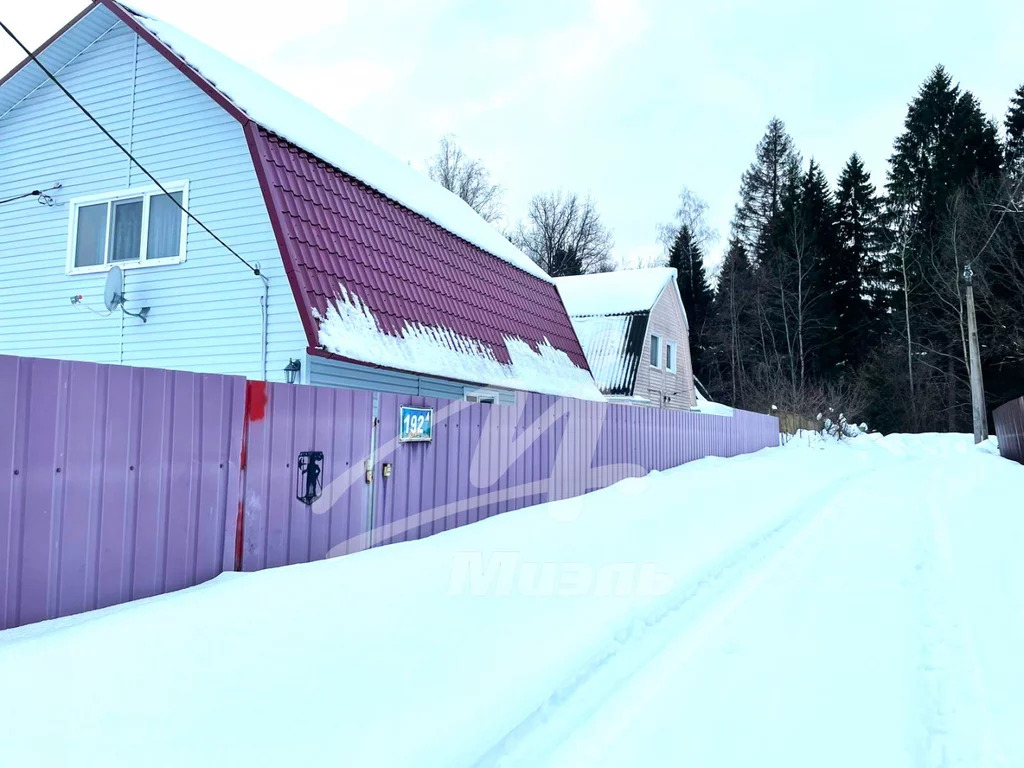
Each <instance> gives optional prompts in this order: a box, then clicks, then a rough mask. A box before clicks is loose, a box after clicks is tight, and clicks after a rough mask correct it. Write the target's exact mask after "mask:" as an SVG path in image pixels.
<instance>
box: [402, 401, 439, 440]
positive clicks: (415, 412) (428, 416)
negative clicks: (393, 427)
mask: <svg viewBox="0 0 1024 768" xmlns="http://www.w3.org/2000/svg"><path fill="white" fill-rule="evenodd" d="M433 438H434V409H433V408H414V407H413V406H411V405H403V406H402V407H401V409H400V410H399V412H398V440H399V442H402V443H429V442H430V441H431V440H433Z"/></svg>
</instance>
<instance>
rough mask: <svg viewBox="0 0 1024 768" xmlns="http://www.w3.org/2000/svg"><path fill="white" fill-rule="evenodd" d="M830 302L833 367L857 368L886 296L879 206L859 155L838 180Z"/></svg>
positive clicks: (871, 339)
mask: <svg viewBox="0 0 1024 768" xmlns="http://www.w3.org/2000/svg"><path fill="white" fill-rule="evenodd" d="M835 213H836V249H835V252H834V255H833V272H834V275H835V276H834V278H833V280H834V282H833V285H832V300H833V303H834V305H835V308H836V332H835V345H836V346H837V348H838V353H837V358H838V363H839V364H840V365H842V366H844V368H846V369H850V368H858V367H859V366H860V365H861V364H862V363H863V361H864V359H865V357H866V355H867V353H868V351H869V348H870V347H871V346H872V345H874V344H875V343H876V342H877V340H878V332H879V324H878V318H879V317H881V315H882V313H883V312H884V311H885V309H884V299H885V296H886V292H885V291H884V288H883V279H882V277H883V275H882V268H881V261H880V260H881V249H882V228H881V226H882V225H881V215H882V212H881V204H880V201H879V199H878V196H877V195H876V194H875V186H874V184H872V183H871V177H870V175H869V174H868V172H867V169H865V167H864V163H863V161H862V160H861V159H860V156H859V155H857V154H856V153H854V154H853V155H851V156H850V159H849V160H848V161H847V162H846V166H845V167H844V168H843V171H842V173H841V174H840V176H839V189H838V192H837V194H836V207H835Z"/></svg>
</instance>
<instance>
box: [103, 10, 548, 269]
mask: <svg viewBox="0 0 1024 768" xmlns="http://www.w3.org/2000/svg"><path fill="white" fill-rule="evenodd" d="M122 5H124V4H122ZM124 7H125V9H126V10H128V11H129V12H130V13H131V14H132V15H133V16H134V17H135V19H136V20H137V21H138V22H139V23H140V24H141V25H142V26H143V27H145V28H146V29H147V30H149V31H150V32H151V33H153V34H154V35H155V36H156V37H157V38H159V40H160V41H161V42H162V43H164V45H166V46H167V47H169V48H170V49H171V50H172V51H174V53H175V54H177V55H178V56H179V57H180V58H181V59H183V60H184V61H185V62H187V63H188V64H189V66H191V67H192V68H193V69H194V70H196V71H197V72H198V73H199V74H200V75H202V76H203V77H204V78H205V79H206V80H207V81H208V82H209V83H210V84H211V85H213V86H214V87H215V88H216V89H217V90H218V91H220V92H221V93H223V94H224V95H225V96H227V97H228V98H229V99H231V101H232V102H234V104H235V106H237V107H238V108H239V109H241V110H242V111H243V112H244V113H245V114H247V115H248V116H249V117H250V118H251V119H252V120H253V121H255V122H257V123H259V124H260V125H262V126H263V127H264V128H266V129H268V130H270V131H272V132H273V133H275V134H277V135H278V136H280V137H282V138H284V139H287V140H288V141H290V142H291V143H292V144H294V145H296V146H298V147H301V148H302V149H304V150H306V151H307V152H309V153H310V154H313V155H316V156H317V157H319V158H320V159H321V160H323V161H324V162H327V163H330V164H331V165H333V166H334V167H336V168H338V169H340V170H342V171H344V172H345V173H348V174H351V175H352V176H354V177H355V178H357V179H359V180H360V181H362V182H363V183H364V184H367V185H369V186H371V187H373V188H374V189H376V190H378V191H379V192H381V193H382V194H384V195H385V196H387V197H389V198H391V199H392V200H394V201H395V202H398V203H401V204H402V205H404V206H405V207H406V208H409V209H411V210H413V211H415V212H416V213H419V214H420V215H422V216H425V217H427V218H428V219H430V220H431V221H433V222H435V223H436V224H438V225H440V226H442V227H444V228H445V229H447V230H448V231H449V232H452V233H453V234H455V235H458V236H459V237H461V238H463V239H464V240H467V241H468V242H470V243H472V244H473V245H475V246H477V247H478V248H482V249H483V250H485V251H487V252H488V253H491V254H493V255H495V256H497V257H498V258H500V259H502V260H504V261H507V262H508V263H510V264H512V265H513V266H514V267H517V268H519V269H521V270H523V271H524V272H527V273H529V274H531V275H533V276H534V277H538V278H540V279H541V280H545V281H548V282H551V278H550V277H548V275H547V273H546V272H544V270H542V269H541V268H540V267H538V266H537V265H536V264H535V263H534V262H533V260H532V259H530V258H529V257H528V256H527V255H526V254H524V253H523V252H522V251H520V250H519V249H518V248H516V247H515V246H514V245H512V243H510V242H509V241H508V239H507V238H505V236H504V235H502V234H501V233H500V232H498V231H497V230H496V229H495V228H494V227H492V226H491V225H490V224H488V223H487V222H486V221H484V220H483V219H482V218H480V216H479V215H478V214H477V213H476V211H474V210H473V209H472V208H470V207H469V206H468V205H467V204H466V203H465V202H463V201H462V199H460V198H459V197H458V196H457V195H454V194H452V193H451V192H449V191H448V190H446V189H445V188H444V187H442V186H441V185H440V184H437V183H435V182H433V181H431V180H430V179H429V178H427V177H426V176H424V175H423V174H421V173H419V172H418V171H416V170H414V169H413V168H410V167H409V166H408V165H406V164H405V163H403V162H401V161H400V160H398V159H397V158H395V157H393V156H391V155H390V154H388V153H387V152H385V151H384V150H382V149H380V148H379V147H378V146H376V145H375V144H373V143H371V142H369V141H367V140H366V139H364V138H363V137H361V136H359V135H358V134H356V133H354V132H353V131H351V130H349V129H348V128H346V127H344V126H343V125H341V124H340V123H338V122H337V121H335V120H334V119H333V118H331V117H328V116H327V115H326V114H324V113H323V112H321V111H320V110H319V109H317V108H316V107H314V106H312V105H311V104H309V103H307V102H305V101H303V100H302V99H300V98H298V97H296V96H294V95H292V94H291V93H289V92H288V91H286V90H285V89H283V88H281V87H279V86H277V85H275V84H274V83H272V82H270V81H269V80H267V79H266V78H264V77H262V76H260V75H258V74H256V73H255V72H253V71H252V70H250V69H248V68H247V67H244V66H242V65H241V64H239V63H238V62H236V61H234V60H233V59H231V58H228V57H227V56H225V55H224V54H222V53H220V52H219V51H217V50H215V49H214V48H212V47H210V46H208V45H206V44H205V43H203V42H200V41H199V40H197V39H195V38H194V37H192V36H191V35H188V34H186V33H185V32H182V31H181V30H180V29H178V28H177V27H174V26H172V25H171V24H168V23H166V22H164V21H161V20H159V19H157V18H155V17H153V16H152V15H150V14H149V13H148V12H146V13H143V12H140V11H138V10H136V9H134V8H132V7H130V6H128V5H124Z"/></svg>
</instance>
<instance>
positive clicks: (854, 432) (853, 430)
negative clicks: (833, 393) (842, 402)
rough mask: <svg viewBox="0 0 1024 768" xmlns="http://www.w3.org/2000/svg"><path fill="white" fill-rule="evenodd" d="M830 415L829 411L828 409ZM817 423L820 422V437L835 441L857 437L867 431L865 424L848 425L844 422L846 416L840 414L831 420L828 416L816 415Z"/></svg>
mask: <svg viewBox="0 0 1024 768" xmlns="http://www.w3.org/2000/svg"><path fill="white" fill-rule="evenodd" d="M829 412H830V413H831V412H832V411H831V409H829ZM818 421H820V422H821V436H822V437H832V438H835V439H836V440H844V439H846V438H851V437H858V436H859V435H861V434H862V433H864V432H867V431H868V425H867V424H864V423H862V424H860V425H859V426H858V425H857V424H850V423H849V422H848V421H847V420H846V416H845V415H844V414H842V413H840V414H839V416H838V418H836V419H835V420H833V419H832V418H831V417H829V416H824V415H823V414H821V413H819V414H818Z"/></svg>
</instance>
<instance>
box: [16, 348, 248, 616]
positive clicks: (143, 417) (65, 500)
mask: <svg viewBox="0 0 1024 768" xmlns="http://www.w3.org/2000/svg"><path fill="white" fill-rule="evenodd" d="M243 387H244V380H243V379H241V378H233V377H225V376H205V375H199V374H191V373H183V372H172V371H161V370H151V369H143V368H127V367H122V366H111V365H96V364H92V363H79V362H68V361H61V360H39V359H33V358H17V357H9V356H2V355H0V579H2V581H0V629H4V628H7V627H12V626H16V625H19V624H26V623H29V622H33V621H39V620H42V619H48V618H54V617H56V616H66V615H69V614H73V613H78V612H80V611H85V610H90V609H92V608H99V607H103V606H107V605H113V604H115V603H120V602H124V601H126V600H132V599H137V598H141V597H148V596H150V595H155V594H159V593H162V592H168V591H171V590H174V589H180V588H181V587H187V586H191V585H193V584H197V583H199V582H202V581H205V580H207V579H210V578H212V577H213V576H216V575H217V574H218V573H220V572H221V571H222V570H224V568H225V567H227V568H230V567H231V565H232V548H233V537H234V520H233V519H227V516H226V514H225V510H227V509H229V508H234V507H235V506H236V505H237V494H238V490H239V485H238V469H239V452H240V450H241V425H242V402H243V391H244V390H243Z"/></svg>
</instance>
